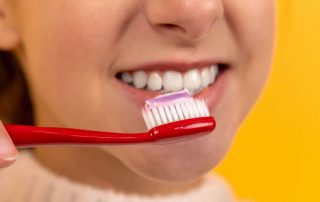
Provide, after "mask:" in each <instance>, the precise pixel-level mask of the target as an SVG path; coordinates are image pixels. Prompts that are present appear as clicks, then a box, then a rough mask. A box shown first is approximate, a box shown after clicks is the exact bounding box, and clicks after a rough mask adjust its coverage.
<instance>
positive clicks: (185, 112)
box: [181, 103, 190, 119]
mask: <svg viewBox="0 0 320 202" xmlns="http://www.w3.org/2000/svg"><path fill="white" fill-rule="evenodd" d="M181 109H182V111H183V115H184V118H185V119H189V118H190V116H189V113H188V109H187V107H186V103H181Z"/></svg>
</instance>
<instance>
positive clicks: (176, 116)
mask: <svg viewBox="0 0 320 202" xmlns="http://www.w3.org/2000/svg"><path fill="white" fill-rule="evenodd" d="M169 109H170V111H171V114H172V118H173V120H174V121H179V117H178V113H177V110H176V108H175V107H174V105H169Z"/></svg>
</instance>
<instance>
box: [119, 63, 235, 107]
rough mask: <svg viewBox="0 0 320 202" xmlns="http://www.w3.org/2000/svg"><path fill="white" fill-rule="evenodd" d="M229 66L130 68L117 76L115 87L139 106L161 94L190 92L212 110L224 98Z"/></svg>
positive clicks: (193, 65) (202, 65) (219, 64)
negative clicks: (185, 90)
mask: <svg viewBox="0 0 320 202" xmlns="http://www.w3.org/2000/svg"><path fill="white" fill-rule="evenodd" d="M229 69H230V68H229V65H228V64H226V63H214V62H198V63H159V64H151V65H150V64H149V65H146V66H138V67H131V68H128V69H125V70H123V71H119V72H117V73H116V75H115V77H116V81H117V82H116V85H117V86H118V87H119V90H120V92H122V93H124V95H127V96H128V97H129V98H131V99H132V100H133V101H135V102H137V104H138V105H139V106H143V105H144V101H145V100H146V99H150V98H152V97H155V96H157V95H159V94H164V93H169V92H176V91H180V90H183V89H187V90H188V91H189V92H190V93H191V94H192V95H193V96H195V97H198V98H202V99H204V100H205V101H206V103H207V104H208V107H209V110H212V109H213V107H214V106H215V105H216V103H217V101H218V100H220V98H221V97H222V94H223V91H224V88H225V84H226V83H227V82H226V81H227V80H228V75H229V74H228V72H230V71H228V70H229Z"/></svg>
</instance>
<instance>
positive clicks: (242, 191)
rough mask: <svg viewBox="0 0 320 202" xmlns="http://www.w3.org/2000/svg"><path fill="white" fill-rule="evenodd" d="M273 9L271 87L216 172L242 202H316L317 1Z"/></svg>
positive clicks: (291, 0)
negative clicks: (275, 30)
mask: <svg viewBox="0 0 320 202" xmlns="http://www.w3.org/2000/svg"><path fill="white" fill-rule="evenodd" d="M277 4H278V42H277V51H276V58H275V60H274V65H273V70H272V74H271V78H270V82H269V85H268V86H267V88H266V91H265V93H264V95H263V96H262V98H261V99H260V101H259V102H258V104H257V106H256V107H255V109H254V111H253V112H252V113H251V114H250V116H249V117H248V119H247V120H246V122H245V123H244V125H243V126H242V127H241V129H240V131H239V133H238V135H237V137H236V140H235V142H234V145H233V147H232V149H231V151H230V153H229V154H228V155H227V157H226V159H225V160H224V161H223V162H222V164H221V165H220V166H219V167H218V168H217V171H218V172H219V173H221V174H222V175H224V176H225V177H226V178H227V179H228V181H229V182H230V183H231V185H232V186H233V188H234V190H235V192H236V194H237V195H238V196H240V197H241V198H243V199H251V200H246V201H250V202H251V201H257V202H278V201H285V202H287V201H288V202H320V106H319V105H320V1H319V0H278V2H277Z"/></svg>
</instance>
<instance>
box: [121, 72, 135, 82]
mask: <svg viewBox="0 0 320 202" xmlns="http://www.w3.org/2000/svg"><path fill="white" fill-rule="evenodd" d="M121 80H122V81H124V82H126V83H132V82H133V78H132V76H131V74H129V73H128V72H124V73H123V74H121Z"/></svg>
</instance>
